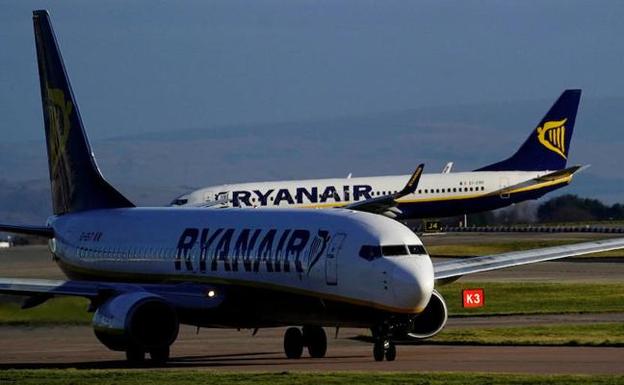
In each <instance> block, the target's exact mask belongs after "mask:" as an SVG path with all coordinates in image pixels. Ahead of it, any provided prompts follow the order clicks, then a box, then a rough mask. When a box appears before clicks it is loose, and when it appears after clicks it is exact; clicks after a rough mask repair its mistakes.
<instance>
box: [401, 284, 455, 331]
mask: <svg viewBox="0 0 624 385" xmlns="http://www.w3.org/2000/svg"><path fill="white" fill-rule="evenodd" d="M447 320H448V310H447V308H446V302H444V298H442V295H440V293H438V292H437V291H436V290H434V291H433V293H432V294H431V299H430V300H429V303H428V304H427V307H426V308H425V310H424V311H423V312H422V313H420V314H419V315H418V316H417V317H416V318H414V320H413V323H412V326H411V328H410V330H409V331H408V332H407V337H408V338H411V339H425V338H429V337H433V336H434V335H436V334H438V333H439V332H440V331H441V330H442V329H443V328H444V325H446V321H447Z"/></svg>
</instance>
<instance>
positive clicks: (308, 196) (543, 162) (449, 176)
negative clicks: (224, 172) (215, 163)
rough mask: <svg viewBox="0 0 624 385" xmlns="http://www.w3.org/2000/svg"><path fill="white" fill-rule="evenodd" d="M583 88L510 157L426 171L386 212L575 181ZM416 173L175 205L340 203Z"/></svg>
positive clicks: (270, 188) (480, 201)
mask: <svg viewBox="0 0 624 385" xmlns="http://www.w3.org/2000/svg"><path fill="white" fill-rule="evenodd" d="M580 97H581V90H566V91H564V92H563V93H562V94H561V96H560V97H559V99H558V100H557V101H556V102H555V104H554V105H553V106H552V107H551V109H550V110H549V111H548V113H547V114H546V115H545V116H544V118H543V119H542V120H541V121H540V123H539V124H538V125H537V128H536V129H535V130H533V132H531V135H530V136H529V138H528V139H527V140H526V141H525V142H524V144H523V145H522V146H521V147H520V148H519V149H518V151H517V152H516V153H515V154H514V155H513V156H511V157H510V158H508V159H506V160H504V161H501V162H497V163H494V164H491V165H488V166H485V167H482V168H480V169H477V170H475V171H471V172H455V173H453V172H450V171H451V168H452V166H453V163H452V162H451V163H448V164H447V165H446V167H445V168H444V170H443V171H442V173H440V174H425V175H423V177H422V180H421V183H420V185H419V187H418V189H417V190H416V191H414V192H413V193H411V194H409V195H406V196H404V197H402V198H401V199H399V200H398V206H397V207H396V208H394V209H393V210H391V211H388V212H385V213H383V214H385V215H387V216H390V217H392V218H397V219H411V218H431V217H447V216H454V215H463V214H468V213H473V212H479V211H486V210H493V209H497V208H501V207H505V206H509V205H511V204H514V203H518V202H521V201H525V200H528V199H537V198H539V197H541V196H543V195H544V194H546V193H548V192H550V191H553V190H556V189H559V188H561V187H564V186H567V185H568V184H569V183H570V182H571V180H572V177H573V175H574V174H575V173H576V172H577V171H579V170H580V169H582V167H580V166H573V167H568V168H566V163H567V157H568V150H569V148H570V141H571V139H572V133H573V130H574V123H575V120H576V113H577V110H578V104H579V101H580ZM408 179H409V175H396V176H377V177H360V178H349V177H348V178H335V179H308V180H293V181H277V182H254V183H237V184H225V185H217V186H210V187H205V188H202V189H199V190H196V191H193V192H191V193H188V194H185V195H182V196H180V197H178V198H176V199H175V200H174V201H173V202H171V205H172V206H187V205H188V206H196V207H197V206H200V207H201V206H204V207H278V208H287V207H297V208H326V207H340V206H345V205H349V204H351V203H357V202H362V201H366V200H368V199H371V198H374V197H379V196H384V195H387V194H392V193H395V192H397V191H398V190H400V189H401V187H403V185H405V183H406V181H407V180H408Z"/></svg>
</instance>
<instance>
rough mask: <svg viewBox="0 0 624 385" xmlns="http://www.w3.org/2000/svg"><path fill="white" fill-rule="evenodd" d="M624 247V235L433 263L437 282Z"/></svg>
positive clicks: (447, 281)
mask: <svg viewBox="0 0 624 385" xmlns="http://www.w3.org/2000/svg"><path fill="white" fill-rule="evenodd" d="M621 248H624V238H616V239H606V240H601V241H592V242H582V243H575V244H571V245H565V246H555V247H546V248H541V249H533V250H525V251H514V252H510V253H503V254H494V255H486V256H482V257H474V258H462V259H453V260H451V261H443V262H436V263H434V264H433V269H434V275H435V280H436V283H437V284H446V283H450V282H453V281H455V280H457V279H459V278H461V277H462V276H464V275H467V274H473V273H481V272H484V271H490V270H498V269H504V268H506V267H513V266H520V265H527V264H530V263H536V262H544V261H551V260H554V259H560V258H566V257H573V256H576V255H583V254H592V253H598V252H602V251H610V250H616V249H621Z"/></svg>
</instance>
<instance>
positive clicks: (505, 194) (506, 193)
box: [500, 177, 509, 199]
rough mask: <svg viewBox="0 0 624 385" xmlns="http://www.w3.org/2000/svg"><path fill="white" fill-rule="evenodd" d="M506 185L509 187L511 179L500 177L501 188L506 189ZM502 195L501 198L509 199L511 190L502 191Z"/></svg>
mask: <svg viewBox="0 0 624 385" xmlns="http://www.w3.org/2000/svg"><path fill="white" fill-rule="evenodd" d="M506 187H509V179H508V178H505V177H503V178H500V188H501V189H504V188H506ZM500 197H501V199H508V198H509V191H501V193H500Z"/></svg>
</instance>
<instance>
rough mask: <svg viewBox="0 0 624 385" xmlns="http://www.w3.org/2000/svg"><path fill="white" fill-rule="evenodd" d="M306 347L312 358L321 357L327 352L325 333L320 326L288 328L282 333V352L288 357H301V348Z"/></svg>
mask: <svg viewBox="0 0 624 385" xmlns="http://www.w3.org/2000/svg"><path fill="white" fill-rule="evenodd" d="M304 347H307V348H308V353H309V354H310V357H312V358H323V357H325V353H327V335H326V334H325V330H323V328H322V327H320V326H304V327H303V328H302V329H299V328H294V327H293V328H288V329H287V330H286V334H284V353H286V357H288V358H301V355H302V354H303V348H304Z"/></svg>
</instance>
